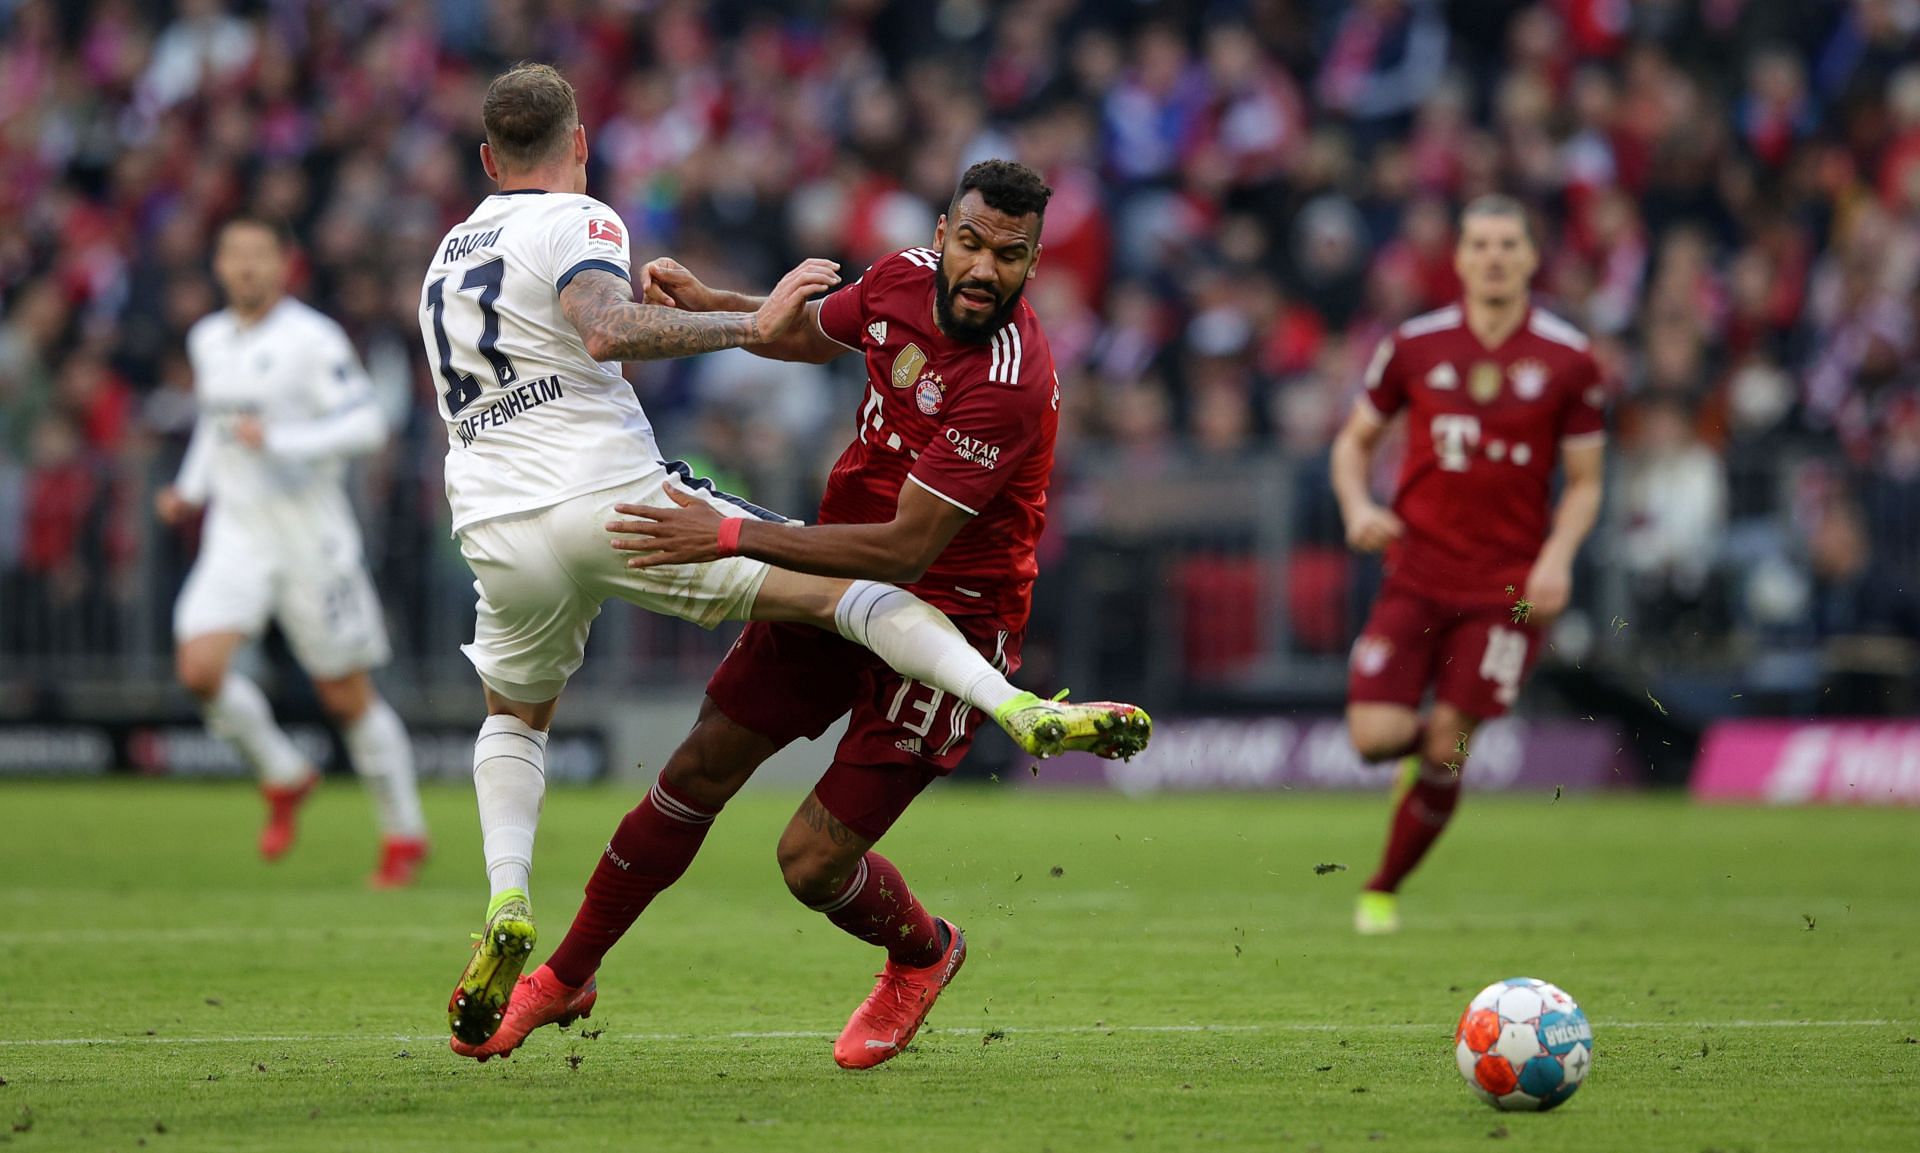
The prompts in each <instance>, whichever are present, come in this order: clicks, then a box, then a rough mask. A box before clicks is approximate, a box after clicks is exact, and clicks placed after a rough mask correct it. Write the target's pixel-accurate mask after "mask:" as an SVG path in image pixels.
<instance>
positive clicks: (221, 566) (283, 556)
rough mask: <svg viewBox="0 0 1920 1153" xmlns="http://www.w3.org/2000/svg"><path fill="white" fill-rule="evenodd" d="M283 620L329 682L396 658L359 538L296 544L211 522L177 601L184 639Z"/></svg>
mask: <svg viewBox="0 0 1920 1153" xmlns="http://www.w3.org/2000/svg"><path fill="white" fill-rule="evenodd" d="M269 620H273V621H277V622H279V625H280V631H281V632H282V633H283V634H285V635H286V638H287V644H288V646H289V647H290V648H292V649H293V655H294V657H295V659H297V660H298V661H299V662H300V667H301V668H303V669H305V670H306V671H307V674H308V675H309V676H314V677H319V678H321V679H322V680H328V679H332V678H334V677H343V676H346V675H347V674H349V673H357V672H363V671H365V670H367V669H373V668H378V667H380V666H381V665H384V664H386V663H387V662H388V661H389V660H391V659H392V657H393V651H392V649H391V648H390V647H389V645H388V642H387V622H386V617H385V615H384V614H383V613H382V612H381V609H380V597H379V595H378V594H377V593H375V592H374V588H373V580H372V578H370V577H368V576H367V570H366V567H365V566H364V565H363V564H361V560H360V551H359V548H358V543H357V540H356V541H355V542H354V543H353V544H352V545H351V546H349V545H347V544H346V543H345V542H343V541H340V540H335V541H333V542H332V545H331V547H313V548H301V547H295V548H291V549H290V548H288V547H287V545H286V543H285V542H284V541H272V540H266V539H262V538H260V537H259V536H258V535H257V534H249V533H246V532H242V531H239V530H236V529H234V528H232V527H231V526H227V525H222V524H219V523H210V524H209V525H208V531H207V535H206V538H205V539H204V541H203V542H202V544H201V546H200V556H199V558H198V559H196V560H195V561H194V563H193V571H192V572H191V573H189V574H188V575H187V583H186V587H184V588H182V589H181V590H180V599H179V600H178V601H177V602H175V604H174V606H173V635H174V639H175V641H176V642H184V641H188V640H192V639H193V638H195V637H201V636H206V635H207V634H209V633H242V634H244V635H246V636H248V637H258V636H259V635H260V634H261V633H263V632H265V631H266V628H267V622H268V621H269Z"/></svg>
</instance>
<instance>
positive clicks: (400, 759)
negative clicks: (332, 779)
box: [342, 697, 427, 837]
mask: <svg viewBox="0 0 1920 1153" xmlns="http://www.w3.org/2000/svg"><path fill="white" fill-rule="evenodd" d="M342 735H343V736H344V737H345V738H346V742H347V756H348V757H349V758H350V759H351V760H352V761H353V771H354V772H356V773H358V774H360V780H361V782H362V783H363V784H365V785H366V787H367V793H368V795H370V796H371V797H372V798H373V812H374V818H375V819H376V820H377V821H378V822H379V824H380V831H381V832H382V833H385V834H386V835H387V836H389V837H424V836H426V835H427V821H426V818H425V817H424V816H423V815H422V814H421V812H420V790H419V788H418V787H416V786H415V784H414V780H413V745H412V743H411V742H409V741H408V740H407V727H406V725H404V724H402V723H401V721H400V715H399V714H398V713H396V712H394V711H393V706H391V705H389V704H387V702H386V700H385V699H384V698H381V697H375V698H373V704H372V705H370V706H369V707H368V708H367V711H366V712H364V713H362V714H360V719H359V720H357V721H355V722H353V724H352V725H350V726H348V727H347V728H346V730H345V731H344V732H343V733H342Z"/></svg>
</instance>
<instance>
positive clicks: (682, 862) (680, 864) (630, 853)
mask: <svg viewBox="0 0 1920 1153" xmlns="http://www.w3.org/2000/svg"><path fill="white" fill-rule="evenodd" d="M719 815H720V814H719V813H718V812H708V811H707V810H705V809H702V808H700V807H699V806H697V805H694V804H692V803H691V802H688V801H685V800H682V799H681V798H678V797H675V796H674V795H672V794H671V793H669V792H668V791H667V787H666V784H665V782H663V781H655V782H654V784H653V788H652V789H651V790H649V791H648V793H647V795H646V799H644V800H642V801H641V802H640V803H639V804H638V805H636V806H634V809H633V811H632V812H630V813H628V814H627V815H626V816H625V817H623V818H621V820H620V827H619V828H617V829H615V830H614V831H613V839H612V840H611V841H608V842H607V849H606V852H605V853H603V854H602V855H601V857H600V863H599V864H598V865H597V866H595V867H594V870H593V876H592V877H589V878H588V879H587V897H586V900H585V901H583V902H581V904H580V912H579V913H577V914H575V915H574V918H573V927H572V928H570V929H568V930H567V936H566V939H565V940H563V941H561V942H560V947H559V948H558V949H555V950H554V951H553V956H551V957H549V958H548V959H547V967H548V968H549V969H552V970H553V975H554V976H556V977H558V978H560V980H561V981H562V982H564V983H565V984H567V985H568V986H570V987H572V988H576V989H577V988H579V987H580V986H582V985H584V984H586V983H587V981H588V980H589V979H591V978H592V976H593V975H594V973H595V972H597V971H598V970H599V968H600V960H601V958H603V957H605V956H606V955H607V950H608V949H611V948H613V943H614V942H615V941H618V940H619V939H620V938H621V936H623V935H624V934H625V933H626V931H627V930H628V929H630V928H632V927H633V922H634V920H635V919H636V918H638V917H639V916H640V914H641V912H642V911H643V910H644V909H646V907H647V905H648V904H649V903H651V902H652V901H653V898H654V897H655V896H657V895H658V894H659V893H660V891H661V890H663V889H665V888H666V887H667V886H669V885H671V884H673V883H674V882H675V881H677V880H679V879H680V876H681V874H683V873H685V872H686V871H687V866H688V865H690V864H692V863H693V858H694V854H696V853H698V852H699V851H700V842H702V841H704V840H706V838H707V830H708V829H710V828H712V827H713V819H714V818H715V817H717V816H719ZM916 907H917V906H916Z"/></svg>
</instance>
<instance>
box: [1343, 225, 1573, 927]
mask: <svg viewBox="0 0 1920 1153" xmlns="http://www.w3.org/2000/svg"><path fill="white" fill-rule="evenodd" d="M1454 259H1455V266H1456V268H1457V270H1458V271H1459V274H1460V280H1461V283H1462V284H1463V286H1464V295H1463V298H1462V300H1461V302H1460V303H1458V304H1454V305H1450V306H1448V307H1446V308H1443V309H1440V310H1439V311H1438V312H1432V313H1428V314H1427V315H1425V316H1419V317H1415V318H1414V319H1412V320H1409V321H1407V322H1406V323H1405V324H1403V325H1401V326H1400V328H1399V330H1398V331H1397V332H1395V333H1394V334H1393V335H1392V336H1390V337H1388V338H1387V339H1386V340H1384V341H1382V342H1381V344H1380V348H1379V350H1378V351H1377V352H1376V353H1375V354H1374V358H1373V363H1372V364H1371V365H1370V366H1369V368H1368V370H1367V382H1366V383H1367V391H1366V395H1364V396H1363V397H1362V398H1361V399H1360V401H1359V403H1358V404H1356V405H1355V406H1354V412H1353V415H1352V417H1351V418H1349V419H1348V421H1347V424H1346V427H1345V428H1343V429H1342V430H1341V432H1340V435H1339V436H1338V437H1337V438H1336V439H1335V441H1334V446H1333V487H1334V492H1335V494H1336V495H1337V496H1338V497H1339V501H1340V513H1341V517H1342V519H1343V520H1344V522H1345V524H1346V532H1347V543H1348V544H1349V545H1350V546H1351V547H1353V548H1355V549H1358V550H1361V551H1363V552H1380V551H1382V550H1384V551H1385V552H1386V566H1387V578H1386V583H1385V584H1384V586H1383V587H1382V588H1381V590H1380V595H1379V597H1378V598H1377V599H1376V600H1375V602H1374V605H1373V613H1372V615H1371V616H1370V617H1369V618H1368V619H1367V624H1366V627H1365V629H1363V630H1362V631H1361V634H1360V637H1359V639H1358V640H1356V641H1355V642H1354V646H1353V654H1352V659H1351V664H1350V668H1349V671H1348V680H1347V730H1348V733H1349V735H1350V736H1351V737H1352V739H1353V745H1354V748H1355V749H1356V750H1358V752H1359V753H1360V755H1361V756H1362V757H1364V758H1366V759H1367V760H1370V761H1382V760H1388V759H1392V758H1406V759H1407V762H1408V764H1407V768H1406V771H1405V773H1404V774H1403V777H1402V780H1401V784H1400V788H1399V792H1398V794H1397V802H1396V806H1395V809H1394V814H1393V822H1392V825H1391V827H1390V829H1389V832H1388V836H1387V847H1386V852H1385V854H1384V855H1383V857H1382V859H1381V862H1380V868H1379V870H1378V871H1377V872H1375V873H1374V875H1373V877H1372V878H1371V879H1370V880H1368V882H1367V885H1366V889H1365V890H1364V891H1363V892H1362V893H1361V895H1360V901H1359V905H1358V908H1357V909H1356V911H1355V916H1354V926H1355V928H1357V929H1358V930H1359V931H1360V932H1362V933H1390V932H1393V931H1394V930H1395V929H1397V928H1399V923H1400V918H1399V908H1398V899H1397V897H1396V895H1395V894H1396V893H1397V891H1398V889H1399V886H1400V882H1401V881H1402V880H1404V879H1405V878H1406V876H1407V874H1409V873H1411V872H1412V871H1413V869H1414V867H1415V866H1416V865H1418V864H1419V863H1420V859H1421V858H1422V857H1423V856H1425V855H1426V852H1427V850H1428V849H1429V848H1430V847H1432V845H1433V842H1434V841H1435V840H1436V839H1438V838H1439V836H1440V832H1441V830H1442V829H1444V828H1446V825H1447V821H1448V819H1449V818H1450V817H1451V816H1452V815H1453V811H1454V808H1455V806H1456V805H1457V804H1458V803H1459V800H1460V771H1461V768H1462V767H1463V766H1464V764H1465V762H1466V759H1467V749H1468V744H1469V742H1470V741H1471V740H1472V737H1473V733H1474V729H1475V728H1477V727H1478V726H1479V725H1480V723H1481V722H1482V721H1485V720H1488V719H1490V718H1493V717H1497V716H1500V715H1501V714H1503V713H1505V712H1506V711H1507V710H1508V709H1509V708H1510V707H1512V705H1513V702H1514V701H1515V699H1517V698H1518V697H1519V695H1520V686H1521V684H1522V683H1523V682H1524V681H1525V680H1526V677H1527V673H1528V672H1529V671H1530V670H1531V669H1532V667H1533V663H1534V661H1535V659H1536V658H1537V657H1538V656H1539V652H1540V642H1541V636H1542V631H1543V630H1544V629H1545V628H1546V627H1547V626H1549V625H1550V624H1551V623H1552V621H1553V619H1554V618H1555V617H1556V616H1558V615H1559V613H1560V612H1561V611H1562V610H1563V609H1565V608H1566V607H1567V600H1568V596H1569V595H1570V593H1571V591H1572V586H1573V578H1572V570H1573V558H1574V555H1575V554H1576V553H1578V552H1579V549H1580V544H1581V542H1582V541H1584V540H1585V539H1586V537H1587V534H1588V533H1589V532H1590V531H1591V530H1592V529H1593V524H1594V520H1595V518H1596V517H1597V516H1598V515H1599V511H1600V496H1601V481H1602V473H1603V463H1604V462H1603V453H1604V447H1605V441H1606V431H1605V423H1604V418H1605V406H1606V389H1605V387H1604V386H1603V384H1602V382H1601V379H1600V371H1599V367H1598V365H1597V364H1596V363H1595V361H1594V359H1593V357H1592V356H1591V355H1590V354H1589V353H1588V351H1587V339H1586V337H1585V336H1583V335H1581V333H1580V332H1579V330H1577V329H1575V328H1574V327H1573V326H1572V325H1570V324H1568V323H1567V322H1566V321H1564V320H1561V319H1560V318H1559V317H1557V316H1554V315H1552V314H1551V313H1548V312H1545V311H1543V310H1541V309H1539V308H1536V307H1534V306H1533V303H1532V300H1531V297H1530V290H1529V285H1530V282H1531V280H1532V277H1533V273H1534V270H1535V268H1536V267H1538V265H1539V251H1538V249H1537V248H1536V247H1535V245H1534V242H1533V237H1532V233H1531V231H1530V229H1529V225H1528V221H1527V215H1526V210H1525V208H1524V207H1522V206H1521V205H1520V203H1519V202H1518V201H1515V200H1513V199H1511V198H1509V197H1505V196H1483V197H1480V198H1478V199H1476V200H1474V201H1472V202H1471V203H1469V204H1468V205H1467V207H1466V209H1465V211H1464V212H1462V213H1461V218H1460V237H1459V242H1458V247H1457V250H1456V252H1455V257H1454ZM1401 412H1405V413H1406V414H1407V449H1406V460H1405V463H1404V465H1403V466H1402V468H1401V471H1400V481H1399V485H1398V489H1397V491H1396V492H1395V494H1394V498H1393V504H1392V507H1391V508H1390V509H1389V508H1384V507H1382V506H1380V505H1379V504H1376V503H1375V502H1374V500H1373V496H1372V494H1371V493H1370V492H1369V490H1368V485H1367V476H1368V472H1369V466H1370V464H1371V462H1372V458H1373V453H1374V451H1375V449H1376V448H1377V447H1378V445H1379V442H1380V437H1381V434H1382V433H1383V432H1385V430H1386V427H1387V424H1388V422H1390V421H1391V420H1392V419H1393V418H1394V417H1395V416H1396V415H1397V414H1399V413H1401ZM1556 463H1557V464H1559V465H1560V467H1561V469H1562V472H1563V479H1564V483H1563V485H1562V488H1561V494H1560V499H1559V503H1558V505H1557V506H1554V505H1553V504H1552V486H1553V473H1554V466H1555V464H1556ZM1430 688H1431V689H1432V691H1433V706H1432V708H1431V710H1429V711H1428V713H1427V714H1426V716H1425V717H1424V718H1423V717H1422V716H1421V713H1420V707H1421V704H1422V702H1423V701H1424V700H1425V698H1426V695H1427V691H1428V689H1430Z"/></svg>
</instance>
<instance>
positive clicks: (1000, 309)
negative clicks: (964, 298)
mask: <svg viewBox="0 0 1920 1153" xmlns="http://www.w3.org/2000/svg"><path fill="white" fill-rule="evenodd" d="M963 288H978V289H980V290H981V291H983V292H991V293H992V294H993V297H994V299H995V300H1000V286H999V285H997V284H994V283H992V282H990V281H985V280H963V281H961V282H960V283H958V284H955V285H953V286H952V287H948V285H947V261H946V258H945V257H944V256H943V257H941V258H940V264H939V265H938V267H936V268H935V269H934V270H933V314H934V318H935V319H936V320H938V321H939V322H940V331H941V332H944V333H946V334H947V335H948V336H950V337H952V338H953V339H955V340H958V341H962V342H964V343H967V344H985V343H986V342H987V341H989V340H992V339H993V334H994V333H996V332H998V331H1000V326H1001V325H1003V324H1005V323H1006V322H1007V317H1009V316H1012V315H1013V310H1014V308H1015V306H1017V305H1018V304H1019V303H1020V294H1021V293H1023V292H1025V291H1026V290H1027V285H1026V282H1025V281H1022V282H1021V283H1020V287H1018V288H1016V289H1014V290H1013V292H1012V294H1011V295H1009V296H1008V297H1007V298H1006V299H1005V300H1000V303H999V305H998V306H997V307H995V308H994V310H993V311H992V312H991V313H989V314H988V315H987V317H986V319H984V320H966V319H963V318H962V317H960V316H959V315H957V314H956V313H955V312H954V311H953V294H954V293H956V292H959V291H960V290H961V289H963Z"/></svg>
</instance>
